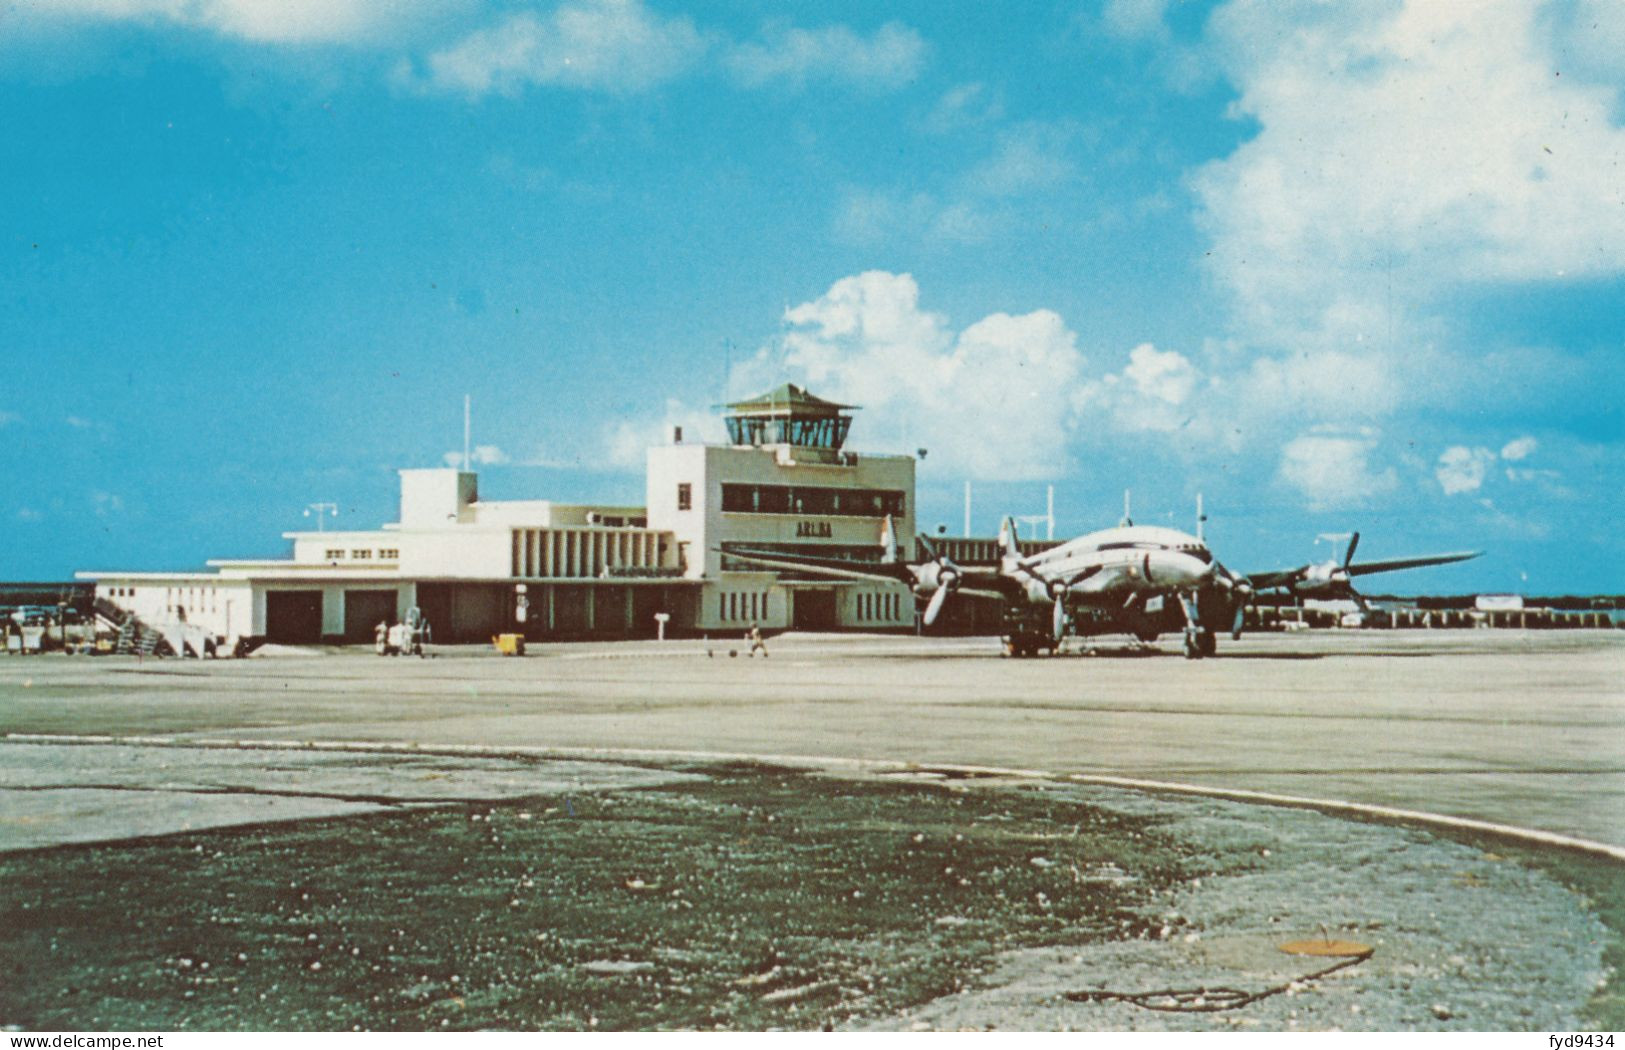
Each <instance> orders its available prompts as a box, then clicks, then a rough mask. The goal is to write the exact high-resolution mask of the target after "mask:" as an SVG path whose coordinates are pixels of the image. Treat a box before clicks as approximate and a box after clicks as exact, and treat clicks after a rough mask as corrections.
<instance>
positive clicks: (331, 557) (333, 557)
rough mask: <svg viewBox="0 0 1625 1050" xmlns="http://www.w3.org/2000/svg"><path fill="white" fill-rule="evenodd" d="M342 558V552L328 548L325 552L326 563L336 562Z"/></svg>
mask: <svg viewBox="0 0 1625 1050" xmlns="http://www.w3.org/2000/svg"><path fill="white" fill-rule="evenodd" d="M342 557H344V552H343V551H341V550H334V549H332V548H331V547H329V548H328V550H327V560H328V561H337V560H338V559H340V558H342Z"/></svg>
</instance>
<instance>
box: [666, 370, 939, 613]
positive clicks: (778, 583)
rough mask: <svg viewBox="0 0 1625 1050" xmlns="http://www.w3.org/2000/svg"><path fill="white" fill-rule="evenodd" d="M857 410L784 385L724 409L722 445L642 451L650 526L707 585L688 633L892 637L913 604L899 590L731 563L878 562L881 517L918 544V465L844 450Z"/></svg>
mask: <svg viewBox="0 0 1625 1050" xmlns="http://www.w3.org/2000/svg"><path fill="white" fill-rule="evenodd" d="M855 407H856V406H853V405H843V404H838V403H837V402H834V401H827V400H825V399H824V398H821V397H818V396H816V395H815V394H811V393H809V392H808V391H806V390H804V389H803V388H801V387H799V386H796V385H794V384H791V383H785V384H782V385H781V386H778V387H775V388H774V389H772V390H769V391H767V392H766V393H763V394H759V395H757V396H756V397H752V398H747V399H745V400H743V401H736V402H734V403H732V404H729V405H726V406H723V413H724V417H723V418H724V422H725V423H726V425H727V432H728V442H727V444H723V445H703V444H692V443H690V444H685V443H683V441H682V437H681V435H680V434H678V433H674V434H673V435H672V440H671V443H670V444H667V445H662V446H658V447H656V448H651V449H650V450H649V473H648V504H647V506H648V510H649V524H650V527H651V528H660V529H668V530H670V531H671V532H672V533H673V534H674V535H675V536H676V538H677V542H678V547H679V550H680V552H681V562H682V564H683V566H684V568H685V570H686V575H687V576H688V577H689V578H690V579H694V580H703V581H704V585H703V589H702V592H701V594H700V596H699V606H698V608H697V609H695V610H694V613H695V617H694V624H693V626H695V627H698V628H700V629H702V630H727V629H731V628H734V627H737V626H740V625H746V624H749V623H760V624H761V625H763V626H764V627H789V626H795V627H801V628H806V629H812V630H819V629H830V628H837V627H872V628H879V627H898V626H906V625H907V624H909V623H912V622H913V615H914V610H913V603H912V599H911V598H909V596H908V594H907V592H906V591H904V590H902V589H901V588H898V587H892V586H886V585H880V584H872V583H862V582H855V581H854V582H851V583H846V582H840V581H832V580H827V579H822V580H814V579H791V578H786V577H784V576H781V575H780V574H778V573H773V572H763V571H760V570H759V569H753V568H747V567H745V566H742V565H737V564H734V563H731V562H729V561H728V559H726V558H725V556H724V552H725V551H726V550H727V548H728V547H730V546H732V545H736V544H737V545H743V546H748V547H751V548H754V549H758V550H775V551H782V552H784V553H786V554H813V555H823V556H826V557H846V558H874V557H878V551H879V545H880V540H881V533H882V531H883V529H884V527H885V520H886V518H887V517H888V516H889V517H891V518H892V519H893V521H894V522H895V527H896V530H897V535H899V536H912V535H913V534H914V457H912V456H897V455H872V454H870V453H867V452H865V453H858V452H852V451H848V450H847V449H846V448H845V444H846V438H847V432H848V431H849V430H850V429H851V426H852V415H851V412H852V411H853V409H854V408H855Z"/></svg>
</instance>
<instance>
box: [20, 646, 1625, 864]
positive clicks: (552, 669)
mask: <svg viewBox="0 0 1625 1050" xmlns="http://www.w3.org/2000/svg"><path fill="white" fill-rule="evenodd" d="M1076 644H1077V643H1075V642H1074V643H1073V645H1074V647H1075V646H1076ZM769 646H770V649H771V651H772V655H771V657H770V658H768V659H762V658H756V659H749V658H747V657H746V656H745V655H744V653H745V650H746V649H748V645H744V644H741V642H740V641H739V640H736V639H729V640H727V641H724V642H711V643H705V642H701V641H692V640H684V641H673V642H667V643H662V644H656V643H607V644H599V645H588V644H579V645H559V646H535V647H533V648H532V651H531V655H529V656H527V657H524V658H520V659H512V658H500V657H497V656H495V655H492V654H489V653H488V652H487V651H486V650H485V649H483V648H475V647H443V648H440V649H439V650H438V651H436V652H435V653H434V656H433V658H431V659H426V660H419V659H411V658H391V659H384V658H379V657H376V656H374V655H372V654H371V653H370V652H369V651H365V650H361V649H351V650H311V651H306V652H299V651H292V652H289V651H283V652H281V653H277V654H266V655H261V656H256V657H253V658H250V659H246V660H220V661H197V660H186V661H181V660H175V659H169V660H163V661H154V660H146V661H144V662H140V663H138V662H137V661H136V660H134V659H132V658H126V657H101V658H87V657H63V656H40V657H9V658H0V733H4V734H5V739H4V740H3V741H0V771H4V772H5V774H6V776H5V780H4V782H3V786H5V787H7V788H13V789H19V790H12V791H3V792H0V800H10V801H6V802H4V808H0V849H5V848H11V849H16V848H30V847H34V846H39V845H48V844H51V843H52V842H53V841H80V840H83V839H85V838H86V837H91V838H100V837H119V836H117V835H116V834H111V833H108V834H94V835H88V836H87V834H86V832H85V825H84V823H83V822H84V821H85V820H89V819H92V817H93V815H94V811H95V808H96V804H95V798H96V796H95V794H94V792H95V790H96V789H107V790H106V805H107V806H108V807H109V809H108V812H107V814H106V816H107V818H108V819H107V821H106V824H107V826H108V829H109V830H111V829H113V828H117V827H119V826H120V824H121V822H124V821H128V820H129V817H130V812H131V806H132V805H134V804H133V803H132V801H131V799H130V797H129V796H128V795H127V794H124V793H122V792H119V791H117V790H116V789H118V788H119V787H120V786H121V785H125V786H127V785H128V783H133V782H135V781H137V780H141V779H142V778H145V777H147V774H146V773H142V774H140V775H139V776H138V775H137V774H135V773H133V772H131V759H130V755H129V753H128V751H127V750H126V749H125V748H122V747H108V746H104V747H103V748H102V749H101V750H99V751H96V752H90V751H80V752H77V753H76V754H77V757H75V758H73V759H72V760H67V759H63V760H61V761H58V760H56V759H55V758H54V757H50V756H47V755H46V754H45V753H44V752H42V751H39V750H37V749H39V748H41V747H43V746H46V745H44V744H42V743H41V742H39V741H38V740H37V737H38V736H40V735H60V736H65V737H69V738H86V737H93V736H95V737H113V738H126V737H132V736H162V737H166V738H174V739H176V740H178V741H198V740H209V741H246V742H257V743H260V744H262V745H266V744H271V745H275V744H280V743H301V742H324V741H325V742H358V743H365V742H374V743H379V744H384V743H389V744H397V745H400V744H417V745H422V746H424V747H426V748H432V747H435V746H438V745H474V746H480V747H489V748H496V749H500V748H504V747H528V748H559V749H608V750H611V751H615V750H622V749H625V750H628V751H654V752H661V753H670V754H681V753H701V752H703V753H707V754H716V753H723V754H735V755H741V756H747V755H748V756H758V757H769V758H771V757H774V756H781V757H782V756H795V757H799V758H806V759H812V760H818V759H824V758H828V759H840V760H874V761H892V762H908V763H919V764H922V765H930V764H972V765H983V766H997V767H1011V768H1020V769H1027V770H1037V771H1043V772H1046V773H1050V774H1055V775H1067V774H1091V775H1107V776H1123V777H1131V778H1138V779H1147V780H1157V781H1177V782H1181V783H1187V784H1195V785H1205V786H1210V787H1214V788H1220V789H1234V790H1249V791H1263V792H1273V793H1279V794H1284V795H1293V796H1303V797H1310V798H1316V799H1336V800H1350V801H1354V802H1359V803H1366V804H1371V805H1379V806H1392V807H1399V808H1403V809H1407V810H1418V811H1425V812H1429V813H1438V814H1445V815H1451V816H1459V817H1464V818H1471V819H1475V820H1482V821H1490V822H1494V823H1498V824H1506V825H1513V826H1516V827H1520V828H1529V829H1536V830H1540V831H1546V832H1552V833H1556V834H1560V835H1566V836H1574V837H1578V838H1581V839H1585V840H1589V841H1593V842H1597V843H1602V844H1607V845H1610V846H1616V847H1625V684H1622V683H1625V633H1622V632H1610V631H1544V632H1519V631H1506V630H1496V631H1460V632H1446V631H1370V632H1355V631H1349V632H1304V633H1296V634H1276V635H1250V636H1248V637H1246V638H1244V639H1242V640H1241V641H1240V642H1230V641H1228V640H1227V639H1226V640H1222V641H1221V647H1220V656H1219V658H1217V659H1211V660H1201V661H1187V660H1185V659H1183V658H1181V657H1180V656H1179V655H1178V646H1177V642H1175V641H1168V640H1165V641H1164V642H1163V643H1162V644H1161V645H1160V646H1154V647H1151V648H1150V649H1142V648H1139V647H1135V646H1131V645H1127V644H1123V643H1120V642H1118V641H1116V640H1106V641H1105V642H1104V643H1103V644H1102V645H1101V646H1099V647H1098V649H1097V650H1096V651H1097V652H1098V653H1099V655H1087V654H1083V653H1079V652H1078V651H1077V650H1076V648H1074V650H1073V651H1072V652H1071V653H1069V654H1068V655H1064V656H1062V657H1058V658H1052V659H1034V660H1010V659H1004V658H1001V657H1000V656H999V655H998V653H997V643H996V642H995V641H994V640H991V639H934V638H912V637H896V636H851V635H843V636H831V635H825V636H818V635H787V636H783V637H780V638H774V639H771V640H770V641H769ZM730 651H733V652H737V653H738V655H737V656H731V655H730ZM22 748H32V749H35V750H32V751H29V752H27V753H24V752H22V751H21V750H19V749H22ZM53 750H55V749H54V748H53ZM198 754H200V752H197V751H193V750H186V751H180V752H175V751H172V752H171V753H170V754H169V755H168V756H167V757H166V758H165V761H166V762H168V763H170V765H171V767H172V768H173V767H174V766H175V765H176V764H177V763H179V764H181V765H184V764H185V763H187V762H192V761H194V759H192V758H188V757H186V756H195V755H198ZM197 761H204V760H202V759H199V760H197ZM207 761H209V762H215V761H216V760H215V759H208V760H207ZM67 766H72V767H74V770H75V771H74V772H73V773H72V775H64V774H63V772H62V770H63V769H64V768H66V767H67ZM233 768H234V773H233V776H235V777H237V778H238V779H237V780H234V781H233V782H232V790H233V792H237V791H254V790H256V788H255V776H256V775H255V774H253V773H252V770H253V768H254V763H252V762H250V763H237V764H235V766H234V767H233ZM314 768H315V766H314V764H313V765H312V766H311V768H310V769H307V770H305V772H306V773H309V774H310V775H312V776H314V775H315V773H314V772H312V770H314ZM121 770H122V772H121ZM176 776H177V778H178V779H177V782H176V784H174V785H172V786H173V787H176V788H177V789H179V792H180V793H179V794H176V795H175V796H174V797H176V798H179V797H182V795H185V792H186V790H187V785H188V784H190V783H192V782H193V781H194V780H195V779H196V778H192V780H188V778H187V776H186V775H184V770H180V771H177V773H176ZM453 779H455V778H453ZM53 785H54V787H53ZM158 786H160V787H162V786H163V785H161V784H160V785H158ZM262 786H263V785H262ZM146 787H147V788H148V789H151V788H152V787H153V785H152V784H151V783H146ZM24 789H26V793H27V799H26V801H25V802H24V801H19V799H20V798H21V797H22V790H24ZM53 790H55V791H59V792H62V794H59V795H57V796H55V798H54V800H53V796H52V791H53ZM448 790H455V791H463V790H465V788H463V787H458V788H455V789H451V788H448ZM69 791H72V792H75V794H73V795H71V796H70V795H69V794H67V792H69ZM87 792H89V793H87ZM334 794H335V797H336V796H338V795H342V794H343V792H334ZM185 797H186V798H187V799H188V802H187V805H188V807H190V808H189V809H188V810H187V812H186V813H185V817H184V819H185V822H186V823H185V826H190V827H195V826H206V825H208V824H210V823H235V822H240V820H239V819H231V818H230V817H229V815H227V816H222V817H220V818H218V819H215V818H211V817H209V815H208V814H207V813H204V812H202V811H201V810H199V809H198V808H197V807H196V806H195V805H194V803H195V802H196V796H195V794H194V795H185ZM343 801H346V802H347V803H348V804H351V805H356V804H365V802H366V800H358V799H356V798H353V797H346V798H345V799H343ZM58 803H60V806H58ZM53 807H56V808H55V809H53ZM63 807H67V808H66V809H65V808H63ZM162 808H163V804H162V796H161V793H160V794H154V795H152V796H151V801H150V804H145V805H143V806H142V807H141V812H142V814H143V816H142V819H141V820H139V821H135V822H132V823H129V824H128V825H126V826H128V827H129V828H130V830H127V831H125V832H124V834H130V833H132V832H133V831H134V830H135V828H136V827H139V828H140V829H141V830H142V831H144V832H147V833H151V832H152V831H153V830H163V828H164V827H165V822H164V821H163V820H161V819H156V816H157V814H156V813H155V811H157V810H161V809H162ZM69 809H71V812H72V813H74V814H76V815H77V816H76V817H75V819H73V820H51V819H49V818H50V816H51V814H52V813H53V812H58V813H59V814H60V813H63V812H67V811H68V810H69ZM228 809H229V807H227V808H222V810H221V812H222V813H223V814H224V813H228ZM307 810H308V799H307V800H305V801H302V802H301V803H300V806H299V807H296V808H294V809H290V810H288V813H289V815H290V816H292V815H309V813H308V812H307ZM241 819H247V818H241ZM53 826H55V827H57V828H59V829H61V830H59V831H52V830H51V828H52V827H53ZM179 826H181V825H180V824H175V825H174V827H176V828H178V827H179ZM25 828H26V831H25V830H24V829H25ZM75 829H76V830H75Z"/></svg>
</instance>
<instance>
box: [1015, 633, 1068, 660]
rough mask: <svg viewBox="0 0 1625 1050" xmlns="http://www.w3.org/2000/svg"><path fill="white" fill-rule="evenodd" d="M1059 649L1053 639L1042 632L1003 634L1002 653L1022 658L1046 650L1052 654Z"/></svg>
mask: <svg viewBox="0 0 1625 1050" xmlns="http://www.w3.org/2000/svg"><path fill="white" fill-rule="evenodd" d="M1059 651H1060V647H1059V646H1058V645H1056V643H1055V640H1054V639H1052V638H1050V637H1049V636H1048V635H1042V634H1007V635H1005V636H1004V655H1006V656H1009V657H1014V658H1015V659H1018V660H1019V659H1022V658H1025V657H1028V656H1037V655H1038V654H1039V653H1040V652H1046V653H1048V654H1049V655H1051V656H1054V655H1055V654H1056V653H1057V652H1059Z"/></svg>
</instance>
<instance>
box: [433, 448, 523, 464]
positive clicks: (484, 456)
mask: <svg viewBox="0 0 1625 1050" xmlns="http://www.w3.org/2000/svg"><path fill="white" fill-rule="evenodd" d="M440 458H441V461H442V462H444V463H445V464H446V466H448V467H460V466H462V465H463V454H462V453H461V452H459V451H452V452H447V453H446V454H445V455H443V456H441V457H440ZM508 461H509V460H508V454H507V453H506V452H504V451H502V449H501V447H500V446H497V445H475V446H474V447H473V448H472V449H470V450H469V453H468V462H469V465H470V466H475V467H498V466H501V465H502V464H504V463H507V462H508Z"/></svg>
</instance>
